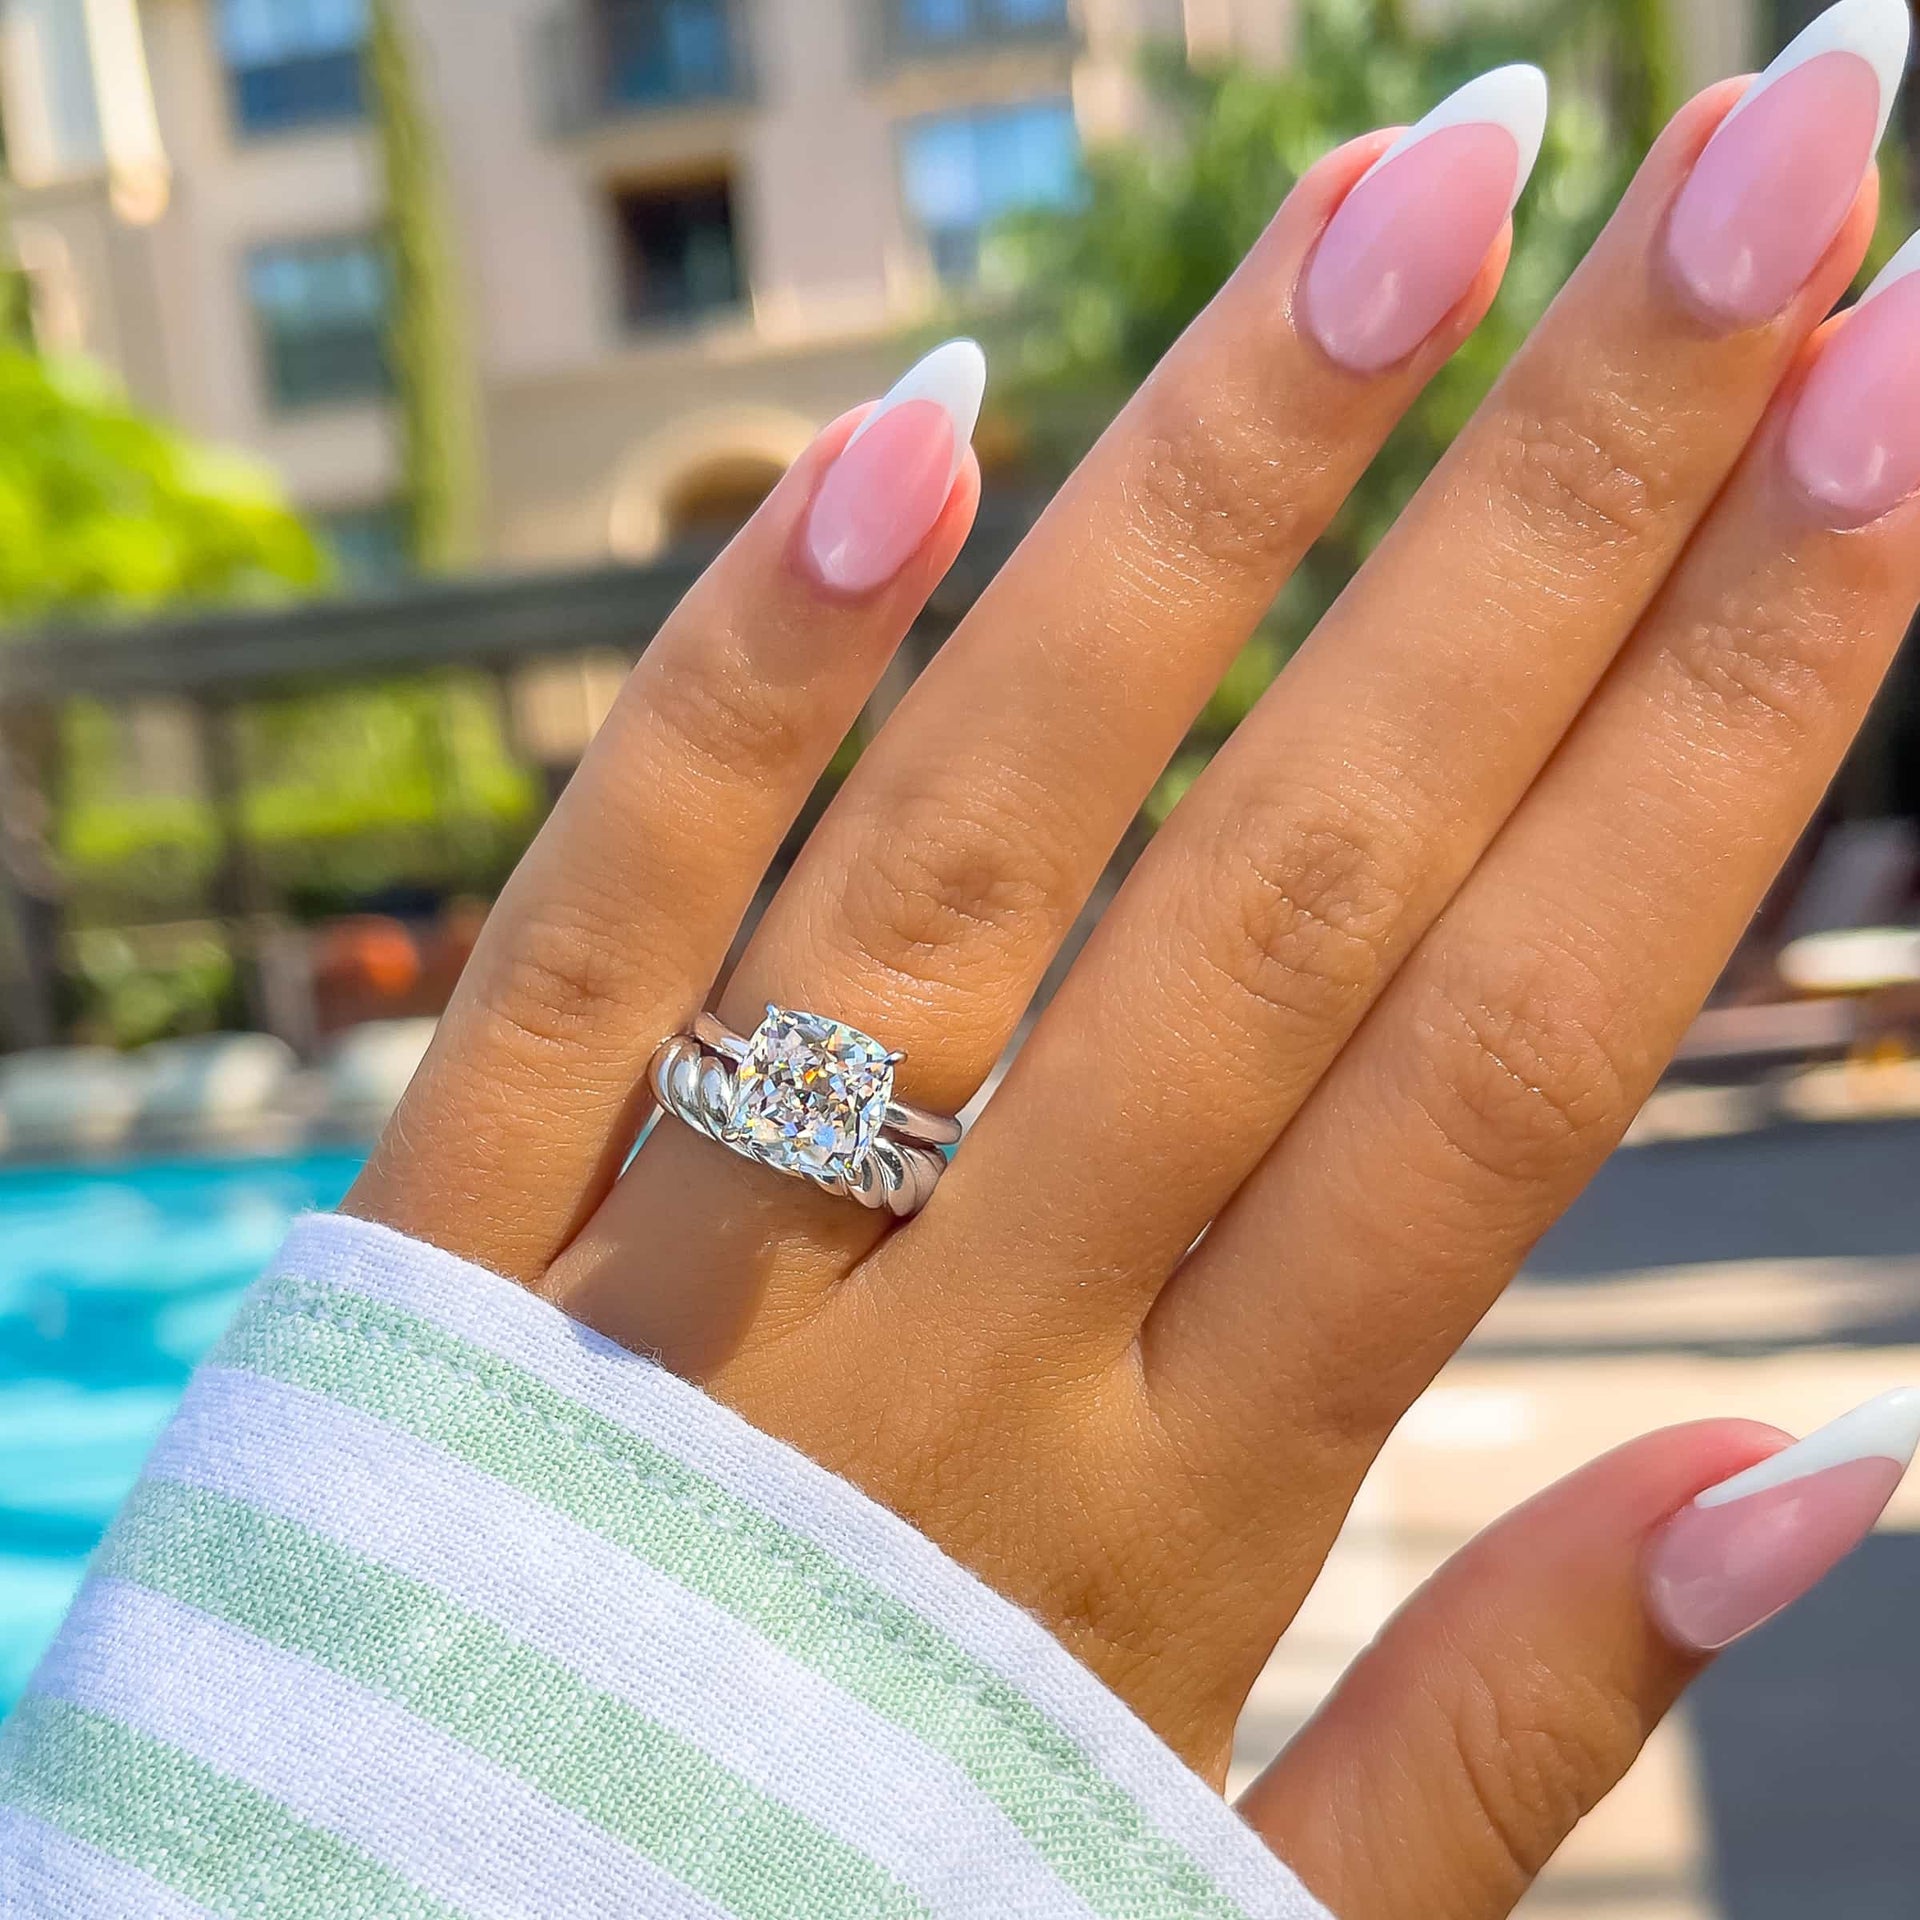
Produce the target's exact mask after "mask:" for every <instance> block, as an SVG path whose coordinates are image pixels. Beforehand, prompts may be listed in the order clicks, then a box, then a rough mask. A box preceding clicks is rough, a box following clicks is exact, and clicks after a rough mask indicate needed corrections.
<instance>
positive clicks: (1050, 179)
mask: <svg viewBox="0 0 1920 1920" xmlns="http://www.w3.org/2000/svg"><path fill="white" fill-rule="evenodd" d="M901 171H902V176H903V181H904V185H905V190H906V200H907V206H908V209H909V211H910V212H911V213H912V215H913V217H914V219H915V220H916V221H917V222H918V223H919V227H920V231H921V232H922V233H923V234H924V235H925V236H926V241H927V247H928V250H929V251H930V252H931V254H932V255H933V263H934V266H935V267H936V269H937V270H938V271H939V273H940V276H941V278H942V279H945V280H957V281H966V280H971V279H973V278H974V277H975V276H976V275H977V274H978V272H979V270H980V239H981V235H982V234H983V233H984V232H985V231H986V229H987V228H988V227H989V226H991V225H992V223H993V222H994V221H995V220H997V219H999V218H1000V216H1001V215H1002V214H1006V213H1012V212H1014V211H1016V210H1017V209H1020V208H1023V207H1057V206H1065V205H1066V204H1068V203H1069V202H1070V201H1072V199H1073V198H1074V197H1075V195H1076V194H1077V193H1078V192H1079V190H1080V134H1079V129H1078V128H1077V127H1076V126H1075V125H1074V119H1073V105H1072V103H1071V102H1070V101H1067V100H1035V101H1029V102H1028V103H1026V104H1025V105H1023V106H1017V107H999V108H990V109H986V110H983V111H979V112H972V113H958V114H942V115H939V116H938V117H935V118H930V119H925V120H915V121H913V122H911V123H910V124H909V125H908V126H907V127H906V128H905V129H904V130H903V131H902V134H901Z"/></svg>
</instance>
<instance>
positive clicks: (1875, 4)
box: [1714, 0, 1913, 148]
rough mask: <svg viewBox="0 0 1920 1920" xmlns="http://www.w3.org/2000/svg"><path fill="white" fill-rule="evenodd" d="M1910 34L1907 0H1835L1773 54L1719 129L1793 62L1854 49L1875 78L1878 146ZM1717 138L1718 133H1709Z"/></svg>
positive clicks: (1889, 115)
mask: <svg viewBox="0 0 1920 1920" xmlns="http://www.w3.org/2000/svg"><path fill="white" fill-rule="evenodd" d="M1912 33H1913V21H1912V18H1911V17H1910V15H1909V14H1908V12H1907V0H1840V4H1839V5H1838V6H1835V7H1829V8H1828V9H1827V10H1826V12H1825V13H1823V14H1822V15H1821V16H1820V17H1819V19H1817V20H1816V21H1814V22H1813V24H1812V25H1811V26H1810V27H1808V28H1807V29H1806V30H1805V31H1804V32H1803V33H1801V34H1800V35H1799V37H1798V38H1797V39H1795V40H1792V41H1790V42H1789V43H1788V45H1787V47H1786V49H1785V51H1784V52H1782V53H1781V54H1780V56H1779V58H1778V59H1776V60H1775V61H1774V63H1773V65H1772V66H1770V67H1769V68H1768V69H1767V70H1766V72H1765V73H1763V74H1762V75H1761V76H1760V78H1759V79H1758V80H1756V81H1755V82H1754V83H1753V85H1752V86H1750V87H1749V88H1748V89H1747V90H1746V92H1745V93H1743V94H1742V95H1741V96H1740V100H1739V104H1738V105H1737V106H1735V108H1734V110H1733V111H1732V112H1731V113H1730V114H1728V115H1727V117H1726V119H1724V120H1723V121H1721V123H1720V128H1719V132H1720V133H1724V132H1725V131H1726V129H1727V128H1728V127H1729V126H1731V125H1732V124H1733V122H1734V121H1735V120H1736V119H1738V118H1739V116H1740V115H1741V114H1742V113H1744V112H1745V111H1746V110H1747V108H1748V107H1750V106H1752V104H1753V103H1754V102H1755V101H1756V100H1758V99H1759V98H1760V96H1761V95H1762V94H1763V93H1765V92H1766V90H1767V89H1768V88H1769V87H1770V86H1772V85H1773V84H1774V83H1775V82H1776V81H1777V80H1781V79H1784V78H1785V77H1786V76H1787V75H1788V74H1790V73H1791V72H1792V71H1793V70H1794V68H1796V67H1804V66H1805V65H1806V64H1807V62H1808V61H1809V60H1818V59H1819V58H1820V56H1821V55H1822V54H1826V53H1854V54H1858V55H1859V56H1860V58H1861V59H1862V60H1864V61H1865V62H1866V63H1867V65H1868V66H1870V67H1871V68H1872V69H1873V73H1874V78H1875V79H1876V80H1878V81H1879V83H1880V124H1879V126H1878V128H1877V129H1876V131H1875V133H1874V136H1873V144H1874V146H1875V147H1876V148H1877V147H1878V146H1879V144H1880V142H1881V140H1882V138H1883V137H1884V136H1885V134H1886V131H1887V122H1888V121H1889V120H1890V119H1892V118H1893V103H1894V101H1895V99H1896V98H1897V97H1898V95H1899V92H1900V82H1901V81H1902V80H1903V79H1904V78H1905V77H1906V71H1907V42H1908V40H1909V39H1910V38H1911V36H1912ZM1714 137H1715V138H1716V139H1717V138H1718V137H1719V133H1716V134H1715V136H1714Z"/></svg>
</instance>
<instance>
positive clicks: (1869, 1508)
mask: <svg viewBox="0 0 1920 1920" xmlns="http://www.w3.org/2000/svg"><path fill="white" fill-rule="evenodd" d="M1917 1446H1920V1389H1907V1390H1905V1391H1903V1392H1899V1393H1890V1394H1886V1395H1884V1396H1883V1397H1882V1398H1880V1399H1878V1400H1875V1401H1871V1402H1869V1403H1868V1404H1867V1405H1866V1406H1864V1407H1859V1408H1856V1409H1855V1410H1854V1411H1853V1412H1852V1413H1850V1414H1848V1415H1846V1416H1845V1417H1844V1418H1843V1419H1840V1420H1836V1421H1835V1422H1834V1423H1833V1425H1832V1426H1830V1427H1824V1428H1822V1429H1821V1431H1820V1432H1818V1433H1816V1434H1813V1435H1811V1436H1810V1437H1809V1438H1807V1439H1805V1440H1802V1441H1801V1442H1799V1443H1798V1445H1796V1446H1791V1447H1788V1448H1786V1449H1784V1450H1783V1451H1782V1452H1780V1453H1777V1454H1775V1455H1774V1456H1773V1458H1772V1459H1770V1460H1763V1461H1761V1462H1760V1464H1759V1465H1758V1466H1756V1467H1752V1468H1749V1469H1748V1471H1747V1472H1745V1473H1743V1474H1738V1475H1736V1476H1735V1477H1734V1478H1733V1479H1732V1480H1729V1481H1727V1482H1726V1483H1725V1484H1724V1485H1722V1486H1719V1487H1715V1488H1710V1489H1709V1490H1708V1491H1707V1492H1705V1493H1703V1494H1701V1495H1700V1497H1699V1498H1698V1499H1697V1500H1696V1501H1695V1502H1694V1503H1693V1505H1692V1506H1690V1507H1687V1508H1685V1509H1683V1510H1682V1511H1681V1512H1680V1513H1678V1514H1676V1515H1675V1516H1674V1518H1673V1519H1672V1520H1671V1521H1669V1522H1668V1523H1667V1526H1666V1527H1665V1529H1664V1530H1663V1531H1662V1532H1661V1534H1660V1535H1659V1536H1658V1538H1657V1539H1656V1540H1655V1542H1654V1545H1653V1549H1652V1552H1651V1554H1650V1556H1649V1559H1648V1564H1647V1576H1646V1591H1647V1604H1648V1606H1649V1608H1650V1610H1651V1612H1652V1614H1653V1618H1654V1620H1655V1622H1656V1624H1657V1625H1658V1626H1659V1627H1660V1630H1661V1631H1662V1632H1663V1633H1664V1634H1665V1635H1666V1636H1667V1638H1668V1639H1670V1640H1672V1641H1673V1642H1674V1643H1675V1644H1676V1645H1678V1646H1682V1647H1686V1648H1689V1649H1691V1650H1693V1651H1695V1652H1698V1653H1713V1652H1717V1651H1718V1650H1719V1649H1720V1648H1722V1647H1725V1646H1728V1645H1730V1644H1731V1643H1732V1642H1733V1641H1735V1640H1738V1639H1740V1638H1741V1637H1742V1635H1744V1634H1748V1633H1751V1632H1752V1631H1753V1630H1754V1629H1755V1628H1756V1627H1758V1626H1761V1625H1763V1624H1764V1623H1765V1622H1766V1621H1768V1620H1771V1619H1772V1618H1773V1616H1774V1615H1775V1614H1777V1613H1779V1612H1780V1611H1781V1610H1782V1609H1783V1608H1786V1607H1789V1606H1791V1605H1792V1604H1793V1602H1794V1601H1796V1600H1798V1599H1799V1598H1800V1597H1801V1596H1802V1595H1803V1594H1806V1593H1808V1592H1809V1591H1811V1590H1812V1589H1813V1588H1814V1587H1816V1586H1817V1585H1818V1584H1819V1583H1820V1581H1821V1580H1822V1579H1824V1578H1825V1576H1826V1575H1827V1574H1828V1573H1830V1572H1831V1571H1832V1570H1833V1568H1834V1567H1835V1566H1837V1565H1838V1564H1839V1562H1840V1561H1842V1560H1844V1559H1845V1558H1846V1556H1847V1555H1848V1554H1849V1553H1851V1552H1852V1551H1853V1550H1854V1548H1856V1547H1857V1546H1859V1545H1860V1544H1861V1542H1862V1541H1863V1540H1865V1539H1866V1537H1867V1535H1868V1534H1870V1533H1871V1532H1872V1531H1873V1528H1874V1524H1875V1523H1876V1522H1877V1521H1878V1520H1879V1518H1880V1516H1881V1514H1882V1513H1884V1512H1885V1511H1886V1507H1887V1503H1888V1501H1890V1500H1891V1499H1892V1498H1893V1496H1894V1493H1895V1491H1896V1489H1897V1488H1898V1487H1899V1485H1900V1482H1901V1480H1902V1478H1903V1477H1904V1476H1905V1474H1906V1471H1907V1468H1908V1466H1909V1465H1910V1464H1911V1462H1912V1460H1913V1456H1914V1452H1915V1450H1916V1447H1917Z"/></svg>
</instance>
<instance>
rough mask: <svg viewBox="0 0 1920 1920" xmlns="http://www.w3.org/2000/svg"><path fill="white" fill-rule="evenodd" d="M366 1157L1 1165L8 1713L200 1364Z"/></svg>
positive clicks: (1, 1610)
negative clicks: (295, 1221) (300, 1224)
mask: <svg viewBox="0 0 1920 1920" xmlns="http://www.w3.org/2000/svg"><path fill="white" fill-rule="evenodd" d="M360 1158H361V1156H360V1155H359V1154H358V1153H353V1152H337V1153H318V1154H307V1155H303V1156H300V1157H298V1158H292V1159H260V1160H246V1159H229V1160H153V1161H136V1162H130V1163H127V1164H123V1165H118V1166H103V1167H89V1168H45V1169H40V1168H6V1169H0V1712H4V1711H5V1710H6V1708H7V1707H9V1706H11V1705H12V1703H13V1701H14V1700H15V1699H16V1698H17V1697H18V1695H19V1693H20V1691H21V1689H22V1688H23V1687H24V1686H25V1684H26V1681H27V1677H28V1675H29V1674H30V1673H31V1672H32V1671H33V1665H34V1662H35V1661H36V1660H38V1658H39V1657H40V1652H41V1649H42V1648H43V1647H44V1646H45V1645H46V1643H47V1641H48V1640H49V1639H50V1638H51V1637H52V1634H53V1630H54V1628H55V1627H56V1626H57V1625H58V1624H59V1621H60V1616H61V1615H62V1613H64V1612H65V1610H66V1605H67V1601H68V1599H69V1598H70V1597H71V1596H72V1593H73V1590H74V1588H75V1587H76V1586H77V1585H78V1584H79V1581H80V1575H81V1572H82V1570H83V1568H84V1566H85V1564H86V1558H87V1555H88V1554H89V1553H91V1552H92V1550H93V1546H94V1542H95V1541H96V1540H98V1539H99V1537H100V1533H101V1530H102V1528H104V1527H105V1525H106V1523H107V1521H108V1519H109V1518H110V1517H111V1516H112V1514H113V1510H114V1508H115V1507H116V1506H118V1505H119V1503H120V1501H121V1499H122V1497H123V1496H124V1495H125V1493H126V1491H127V1489H128V1488H129V1487H130V1486H131V1485H132V1484H133V1479H134V1475H135V1473H136V1472H137V1471H138V1470H139V1466H140V1462H141V1460H142V1458H143V1457H144V1456H145V1454H146V1451H147V1449H148V1447H149V1446H150V1445H151V1444H152V1442H153V1439H154V1436H155V1435H156V1434H157V1433H158V1432H159V1430H160V1427H161V1424H162V1422H163V1421H164V1420H165V1419H166V1417H167V1414H168V1413H169V1412H170V1411H171V1410H172V1407H173V1404H174V1402H175V1401H176V1400H177V1399H178V1398H179V1397H180V1393H181V1390H182V1389H183V1388H184V1387H185V1385H186V1382H187V1376H188V1374H189V1373H191V1372H192V1370H193V1366H194V1363H195V1362H196V1361H197V1360H198V1359H199V1358H200V1356H201V1355H202V1354H203V1353H205V1352H206V1350H207V1348H208V1347H209V1346H211V1345H212V1343H213V1342H214V1340H215V1339H217V1338H218V1337H219V1334H220V1332H221V1329H222V1328H223V1327H225V1325H226V1323H227V1320H228V1317H229V1316H230V1315H231V1314H232V1312H233V1310H234V1307H235V1306H236V1305H237V1304H238V1302H239V1299H240V1295H241V1293H242V1292H243V1291H244V1290H245V1288H246V1285H247V1283H248V1282H249V1281H250V1280H252V1279H253V1277H254V1276H255V1275H256V1274H257V1273H258V1272H259V1271H260V1270H261V1268H262V1267H264V1266H265V1264H266V1263H267V1261H268V1260H269V1259H270V1258H271V1257H272V1255H273V1251H274V1248H275V1247H276V1246H277V1245H278V1244H279V1242H280V1238H281V1236H282V1235H283V1234H284V1233H285V1232H286V1229H287V1224H288V1222H289V1221H290V1220H291V1219H292V1218H293V1217H294V1215H295V1214H297V1213H302V1212H305V1211H306V1210H308V1209H310V1208H313V1207H330V1206H333V1205H335V1204H336V1203H337V1202H338V1201H339V1200H340V1198H341V1196H342V1195H343V1194H344V1193H345V1192H346V1190H347V1188H348V1186H349V1185H350V1184H351V1182H352V1180H353V1176H354V1174H355V1173H356V1172H357V1171H358V1169H359V1165H360Z"/></svg>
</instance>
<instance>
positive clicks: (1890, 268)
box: [1860, 233, 1920, 307]
mask: <svg viewBox="0 0 1920 1920" xmlns="http://www.w3.org/2000/svg"><path fill="white" fill-rule="evenodd" d="M1916 273H1920V233H1916V234H1914V235H1913V236H1912V238H1910V239H1909V240H1908V242H1907V244H1906V245H1905V246H1904V247H1902V248H1901V249H1900V251H1899V252H1898V253H1896V254H1895V255H1894V256H1893V258H1892V259H1891V260H1889V261H1888V262H1887V264H1886V265H1885V266H1884V267H1882V268H1881V269H1880V271H1879V272H1878V273H1877V274H1875V275H1874V278H1873V285H1872V286H1870V287H1869V288H1868V289H1867V290H1866V292H1865V293H1863V294H1862V295H1861V296H1860V304H1861V306H1863V307H1864V306H1865V305H1866V304H1867V302H1868V301H1869V300H1871V299H1872V298H1873V297H1874V295H1875V294H1877V293H1885V292H1886V290H1887V289H1888V288H1889V287H1890V286H1892V285H1893V284H1894V283H1895V282H1896V281H1899V280H1905V279H1907V278H1908V277H1909V276H1910V275H1912V274H1916Z"/></svg>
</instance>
